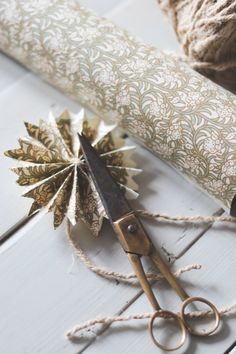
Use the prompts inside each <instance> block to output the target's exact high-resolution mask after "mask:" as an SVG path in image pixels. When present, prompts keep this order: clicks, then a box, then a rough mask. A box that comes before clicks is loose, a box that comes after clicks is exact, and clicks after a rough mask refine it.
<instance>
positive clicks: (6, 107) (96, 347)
mask: <svg viewBox="0 0 236 354" xmlns="http://www.w3.org/2000/svg"><path fill="white" fill-rule="evenodd" d="M81 3H83V4H84V5H86V6H89V7H91V8H93V9H94V10H96V11H97V12H98V13H100V14H103V15H105V16H107V17H109V18H111V19H112V20H114V21H115V22H116V23H118V24H120V25H121V26H123V27H125V28H127V29H129V30H130V31H132V32H133V33H134V34H136V35H137V36H139V37H142V38H143V39H144V40H146V41H147V42H150V43H152V44H154V45H156V46H158V47H159V48H162V49H168V50H175V51H178V50H179V49H178V44H177V41H176V39H175V36H174V34H173V32H172V30H171V27H170V25H169V24H168V23H167V22H166V20H165V19H164V17H163V15H162V14H161V12H160V10H159V9H158V7H157V4H156V3H155V0H123V1H121V0H99V1H96V0H83V1H82V0H81ZM51 106H56V107H58V109H60V108H61V109H63V108H64V107H68V108H69V109H71V110H73V111H77V110H78V109H79V105H77V104H75V103H74V102H72V101H71V100H70V99H68V98H67V97H65V96H64V95H63V94H61V93H59V92H58V91H56V90H55V89H53V88H52V87H50V86H49V85H47V84H46V83H44V82H42V81H41V80H40V79H39V78H38V77H36V76H35V75H34V74H32V73H30V72H28V71H27V70H26V69H24V68H22V67H21V66H20V65H18V64H17V63H15V62H14V61H12V60H11V59H9V58H7V57H5V56H4V55H3V54H0V112H1V119H0V137H1V138H0V150H1V157H0V159H1V169H0V181H1V184H0V193H1V205H0V206H1V208H0V220H1V223H0V234H3V233H4V232H6V231H7V230H9V229H10V228H11V227H12V226H14V225H15V224H16V223H17V222H18V221H19V220H20V219H21V218H22V217H23V216H24V215H25V214H26V213H27V211H28V208H29V205H30V203H31V201H30V200H28V199H27V198H21V197H19V194H20V192H21V189H20V188H19V187H18V186H17V185H16V183H15V176H14V175H13V173H12V172H10V171H9V167H10V166H12V165H13V164H14V162H13V161H11V160H10V159H6V158H4V157H3V156H2V155H3V151H4V150H6V149H8V148H13V147H14V146H16V141H17V137H19V136H20V135H22V134H23V135H24V134H25V130H24V125H23V121H24V120H28V121H31V122H34V121H35V122H37V121H38V119H39V118H41V117H46V116H47V112H48V110H49V108H50V107H51ZM136 159H137V161H138V165H139V167H141V168H143V170H144V172H143V173H142V175H140V176H139V177H138V178H137V180H138V182H139V185H140V198H139V200H138V201H136V202H134V203H133V206H134V207H138V208H139V207H140V206H141V207H143V208H146V209H148V210H152V211H159V212H165V213H168V214H171V215H175V214H186V215H195V214H202V215H210V214H213V213H215V212H217V211H219V210H220V208H219V206H218V205H217V204H215V202H213V201H212V200H211V199H210V198H208V197H207V196H206V195H204V194H203V193H202V192H200V191H199V190H197V189H196V188H195V187H194V186H193V185H191V184H190V183H188V182H186V181H185V180H184V179H183V178H182V177H181V176H179V175H178V174H177V173H176V172H175V171H174V170H173V169H171V168H170V167H168V166H167V165H166V164H164V163H163V162H161V161H159V160H158V159H157V158H156V157H154V156H153V155H152V154H151V153H149V152H147V151H146V150H145V149H143V148H141V147H138V148H137V153H136ZM147 228H148V231H149V233H150V235H151V236H152V239H153V240H154V242H155V244H156V245H157V247H159V248H161V250H162V254H163V257H166V259H167V261H174V266H173V268H174V269H177V268H179V267H181V266H185V265H187V264H191V263H199V264H201V265H202V269H201V270H198V271H192V272H190V273H187V274H185V275H184V276H183V282H184V285H185V286H186V289H187V291H188V292H189V293H190V294H192V295H199V296H205V297H207V298H209V299H211V300H212V301H213V302H214V303H215V304H216V305H217V306H218V307H222V306H223V305H225V304H228V303H231V302H233V301H234V299H235V297H236V277H235V269H236V257H235V249H236V236H235V231H236V228H235V227H234V226H232V225H230V226H227V225H223V226H222V225H214V226H212V227H210V226H209V225H207V226H205V227H193V226H192V227H191V226H189V227H176V226H175V227H174V226H167V225H160V226H158V227H157V226H156V225H154V223H147ZM81 243H82V246H83V247H84V248H85V249H86V251H87V252H88V254H89V256H90V257H91V258H92V259H93V260H94V262H96V263H97V264H100V265H103V266H107V267H110V268H113V269H115V270H119V271H123V272H130V265H129V263H128V261H127V259H126V256H125V255H124V254H123V252H122V250H121V249H120V246H119V244H118V243H117V241H116V239H115V237H114V236H113V235H111V233H110V232H104V234H103V235H102V236H101V237H99V238H97V239H93V238H92V237H90V236H88V235H81ZM0 282H1V291H0V353H1V354H39V353H40V354H62V353H63V354H64V353H68V354H69V353H70V354H72V353H73V354H74V353H82V352H83V353H86V354H95V353H103V354H105V353H110V352H111V351H112V352H113V353H114V354H118V353H135V354H141V353H142V354H143V353H148V354H152V353H159V352H160V350H159V349H157V348H156V347H155V346H154V345H153V344H152V342H151V341H150V338H149V334H148V331H147V329H146V325H147V323H146V321H138V322H132V323H127V324H126V325H125V326H124V327H123V326H121V325H120V324H116V325H112V326H111V327H110V328H109V329H107V330H106V331H105V332H104V333H103V334H102V335H98V336H96V340H94V339H89V340H82V341H80V342H78V343H72V342H70V341H68V340H67V339H66V338H65V336H64V334H65V332H66V330H68V329H69V328H70V327H72V326H73V325H74V324H76V323H80V322H83V321H86V320H88V319H90V318H93V317H96V316H97V315H99V314H100V315H115V314H117V313H123V314H135V313H138V312H149V311H150V307H149V304H148V302H147V300H146V298H145V296H144V295H143V294H142V293H140V289H139V288H138V287H132V286H127V285H123V284H117V283H116V282H109V281H107V280H104V279H102V278H100V277H98V276H96V275H94V274H93V273H91V272H90V271H89V270H88V269H87V268H86V267H85V266H84V265H83V264H82V263H81V262H80V261H78V260H77V259H75V260H74V261H73V252H72V250H71V248H70V247H69V245H68V242H67V240H66V235H65V230H64V227H60V228H59V229H58V230H56V231H54V230H53V227H52V216H51V215H46V216H44V217H43V218H40V217H36V218H35V219H33V220H32V221H30V222H28V223H27V224H26V225H25V226H23V227H21V228H20V229H19V230H18V231H17V232H15V233H14V235H13V236H12V237H11V238H10V239H9V240H8V241H7V242H5V243H4V244H3V245H2V246H1V247H0ZM155 289H156V291H157V290H159V291H158V292H159V294H158V295H159V299H160V302H161V303H162V304H163V306H164V307H166V308H171V309H174V310H177V309H178V306H179V305H180V302H179V300H178V299H177V297H176V296H175V294H174V293H173V292H172V291H170V289H169V288H168V286H166V285H165V284H164V283H163V284H162V283H160V284H159V285H158V287H157V286H155ZM235 333H236V321H235V317H233V316H231V317H228V318H227V319H226V320H225V319H224V320H223V326H222V329H221V330H220V332H219V335H218V336H217V337H211V338H206V339H199V338H197V339H196V338H191V341H190V343H189V344H188V346H187V348H186V347H185V349H181V350H179V351H178V353H186V354H187V353H188V354H205V353H206V354H223V353H224V352H226V351H227V348H229V347H230V346H231V345H232V343H233V342H234V341H235V339H236V338H235V337H236V334H235ZM228 352H229V353H231V354H234V353H236V350H235V349H234V348H232V350H229V351H227V353H228Z"/></svg>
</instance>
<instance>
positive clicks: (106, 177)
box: [78, 134, 132, 222]
mask: <svg viewBox="0 0 236 354" xmlns="http://www.w3.org/2000/svg"><path fill="white" fill-rule="evenodd" d="M78 136H79V140H80V144H81V150H82V152H83V155H84V158H85V161H86V163H87V166H88V169H89V172H90V174H91V177H92V180H93V182H94V184H95V187H96V189H97V191H98V194H99V196H100V198H101V201H102V203H103V206H104V209H105V211H106V213H107V216H108V217H109V219H110V220H111V221H112V222H114V221H116V220H118V219H119V218H121V217H122V216H124V215H125V214H127V213H130V212H131V211H132V209H131V208H130V206H129V205H128V203H127V201H126V199H125V197H124V195H123V193H122V191H121V189H120V187H119V186H118V184H117V183H116V182H115V181H114V179H113V178H112V176H111V174H110V172H109V170H108V169H107V167H106V165H105V164H104V162H103V161H102V159H101V158H100V157H99V155H98V153H97V152H96V150H95V149H94V148H93V147H92V145H91V144H90V142H89V141H88V139H87V138H86V137H85V136H84V135H83V134H81V135H80V134H78Z"/></svg>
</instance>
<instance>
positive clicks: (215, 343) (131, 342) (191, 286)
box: [84, 225, 236, 354]
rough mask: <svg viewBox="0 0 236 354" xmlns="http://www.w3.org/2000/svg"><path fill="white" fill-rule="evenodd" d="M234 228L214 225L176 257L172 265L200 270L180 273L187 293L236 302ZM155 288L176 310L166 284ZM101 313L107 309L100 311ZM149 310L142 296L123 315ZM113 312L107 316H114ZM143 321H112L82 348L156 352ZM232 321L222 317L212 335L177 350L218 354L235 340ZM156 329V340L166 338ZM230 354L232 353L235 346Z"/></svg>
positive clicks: (221, 304) (90, 352) (89, 352)
mask: <svg viewBox="0 0 236 354" xmlns="http://www.w3.org/2000/svg"><path fill="white" fill-rule="evenodd" d="M235 231H236V227H235V226H231V227H226V226H224V227H222V225H221V226H220V225H218V226H217V227H214V228H213V229H212V230H210V231H209V232H207V233H206V234H205V236H204V237H202V238H201V239H200V240H199V241H198V242H197V243H196V244H195V245H194V246H193V247H192V248H191V249H190V250H189V251H188V252H186V254H185V255H184V256H183V257H181V259H179V260H178V261H177V262H176V264H175V268H178V267H181V266H184V265H187V264H191V263H200V264H201V265H202V269H201V270H199V271H192V272H190V273H186V274H185V275H184V276H183V280H182V283H183V285H184V286H185V288H186V289H187V291H188V292H189V294H191V295H196V296H203V297H205V298H207V299H209V300H210V301H212V302H213V303H215V304H216V305H217V307H218V308H221V307H224V306H225V305H229V304H231V303H233V302H234V303H235V301H236V296H235V294H236V278H235V267H236V259H235V247H236V238H235ZM155 288H156V289H157V288H158V290H159V291H158V298H159V300H160V302H161V304H162V306H163V307H164V308H167V309H172V310H174V311H176V310H178V309H179V306H180V301H179V300H178V299H177V298H176V296H175V294H174V293H173V292H172V291H170V289H169V287H168V286H167V285H166V284H164V282H163V283H162V284H159V286H155ZM104 312H105V314H106V313H107V311H104ZM143 312H150V306H149V304H148V303H147V300H146V298H145V297H144V296H143V295H142V296H141V297H140V298H139V299H138V300H137V301H136V302H134V303H133V304H132V305H131V306H130V307H129V308H128V310H127V311H125V312H124V314H126V315H127V314H136V313H143ZM114 314H115V313H114V312H113V314H110V315H114ZM146 325H147V322H146V321H145V320H144V321H133V323H126V324H125V326H124V324H123V325H120V324H113V325H112V326H111V328H110V329H109V330H107V331H106V332H105V333H104V334H103V335H101V336H100V337H99V338H97V340H96V341H95V342H94V343H92V344H91V345H90V346H89V347H88V348H87V349H86V350H85V351H84V353H86V354H97V353H101V352H102V353H109V352H110V350H111V348H113V349H112V350H113V351H114V353H124V354H125V353H130V352H133V353H136V354H139V353H140V354H141V353H147V352H148V353H149V354H152V353H159V352H161V351H160V350H158V349H157V348H156V347H155V346H154V345H153V344H152V342H150V338H149V334H148V331H147V327H146ZM235 331H236V321H235V315H232V316H229V317H227V318H226V317H225V318H223V319H222V326H221V329H220V331H219V333H218V334H217V335H216V336H211V337H208V338H197V337H191V340H190V342H189V343H188V346H187V348H186V347H185V348H184V349H183V350H179V351H178V353H191V354H195V353H196V354H201V353H208V354H222V353H224V352H225V351H226V350H227V348H228V347H229V346H230V345H231V344H232V342H233V341H234V340H235ZM164 336H165V334H164V333H163V331H161V330H160V337H159V338H160V339H163V338H166V337H164ZM230 353H232V354H233V353H235V349H233V351H231V352H230Z"/></svg>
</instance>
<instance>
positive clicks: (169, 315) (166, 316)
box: [149, 310, 187, 352]
mask: <svg viewBox="0 0 236 354" xmlns="http://www.w3.org/2000/svg"><path fill="white" fill-rule="evenodd" d="M157 317H160V318H164V319H169V318H172V319H174V320H175V321H176V322H177V323H178V324H179V327H180V329H181V338H180V341H179V343H178V345H177V346H176V347H172V348H170V347H166V346H165V345H163V344H161V343H159V342H158V341H157V340H156V338H155V336H154V333H153V325H154V321H155V319H156V318H157ZM149 332H150V335H151V338H152V341H153V342H154V344H155V345H156V346H157V347H158V348H160V349H162V350H165V351H168V352H172V351H174V350H177V349H179V348H180V347H182V345H183V344H184V342H185V341H186V336H187V330H186V327H185V325H184V322H183V320H182V318H181V317H180V316H179V315H178V314H177V313H174V312H171V311H167V310H158V311H156V312H154V314H153V315H152V317H151V320H150V322H149Z"/></svg>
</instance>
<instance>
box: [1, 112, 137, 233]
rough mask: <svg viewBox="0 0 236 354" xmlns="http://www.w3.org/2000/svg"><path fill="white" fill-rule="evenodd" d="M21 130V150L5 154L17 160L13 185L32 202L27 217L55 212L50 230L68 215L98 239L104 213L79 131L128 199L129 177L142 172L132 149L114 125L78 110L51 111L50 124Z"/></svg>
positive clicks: (132, 183)
mask: <svg viewBox="0 0 236 354" xmlns="http://www.w3.org/2000/svg"><path fill="white" fill-rule="evenodd" d="M25 126H26V129H27V132H28V135H29V137H27V138H21V139H20V140H19V143H20V148H18V149H14V150H8V151H6V152H5V155H6V156H8V157H11V158H14V159H17V160H19V161H20V162H21V166H19V167H15V168H13V169H12V170H13V171H14V172H15V173H16V174H17V175H18V179H17V183H18V184H19V185H21V186H26V187H27V190H26V191H25V192H24V194H23V196H25V197H28V198H33V199H34V202H33V204H32V206H31V209H30V214H32V213H34V212H35V211H37V210H39V209H41V208H46V210H47V211H52V212H53V214H54V227H58V226H59V225H60V224H61V223H62V221H63V219H64V217H67V218H68V219H69V220H70V222H71V223H72V224H73V225H74V224H75V223H77V222H78V221H83V222H84V223H85V224H86V225H87V226H88V227H89V228H90V230H91V231H92V233H93V234H94V235H98V233H99V230H100V229H101V226H102V221H103V218H104V217H106V214H105V210H104V208H103V206H102V203H101V201H100V198H99V195H98V193H97V191H96V189H95V187H94V184H93V181H92V179H91V177H90V176H89V173H88V170H87V168H86V164H85V161H84V158H83V156H82V153H81V150H80V143H79V138H78V135H77V133H81V132H82V133H83V134H84V135H85V136H86V137H87V138H88V139H89V140H90V142H91V143H92V145H93V146H94V147H95V148H96V150H97V151H98V153H99V155H100V156H101V158H102V159H103V161H104V162H105V163H106V165H107V167H108V168H109V170H110V172H111V174H112V175H113V177H114V178H115V180H116V181H117V182H118V183H119V185H120V187H121V189H122V190H123V191H124V193H126V196H127V197H128V198H136V197H137V192H135V190H137V184H136V183H135V181H134V180H133V176H135V175H136V174H138V173H140V171H141V170H139V169H137V168H135V164H134V162H133V161H132V160H131V159H130V153H131V151H132V150H133V147H130V146H124V139H123V138H121V137H120V133H119V132H118V131H117V129H116V125H115V124H107V123H104V122H103V121H101V119H100V118H98V117H94V118H90V119H89V118H87V117H86V115H85V114H84V110H81V111H80V112H79V113H78V114H76V115H74V114H72V113H70V112H68V111H64V112H63V113H62V114H61V115H60V116H59V117H58V118H57V119H56V118H55V117H54V115H53V114H52V113H50V116H49V121H48V122H46V121H43V120H41V121H40V122H39V126H36V125H33V124H30V123H25Z"/></svg>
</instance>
